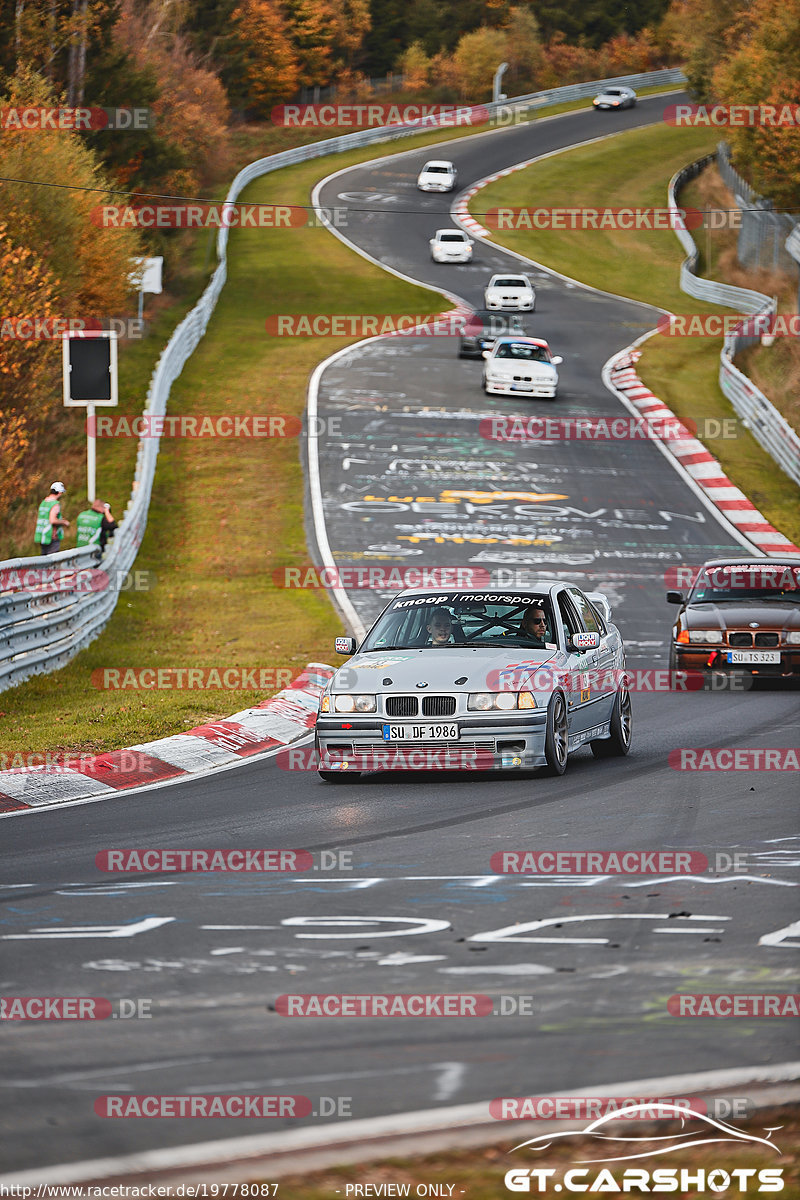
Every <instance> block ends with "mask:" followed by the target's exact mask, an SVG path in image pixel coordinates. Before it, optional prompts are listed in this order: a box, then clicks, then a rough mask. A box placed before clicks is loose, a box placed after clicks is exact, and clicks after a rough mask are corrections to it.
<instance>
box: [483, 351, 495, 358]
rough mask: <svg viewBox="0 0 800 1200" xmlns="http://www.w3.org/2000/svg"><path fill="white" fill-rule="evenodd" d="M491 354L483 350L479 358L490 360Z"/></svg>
mask: <svg viewBox="0 0 800 1200" xmlns="http://www.w3.org/2000/svg"><path fill="white" fill-rule="evenodd" d="M491 354H492V352H491V350H483V351H482V352H481V358H490V357H491Z"/></svg>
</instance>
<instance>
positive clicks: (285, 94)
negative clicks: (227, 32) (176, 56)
mask: <svg viewBox="0 0 800 1200" xmlns="http://www.w3.org/2000/svg"><path fill="white" fill-rule="evenodd" d="M229 46H230V50H231V55H230V59H229V63H228V67H227V70H226V76H225V80H226V82H227V84H228V90H229V94H230V96H231V99H232V101H233V103H234V104H235V105H236V106H237V107H240V108H244V109H247V110H249V111H252V112H253V113H254V114H255V115H257V116H260V117H266V116H268V115H269V111H270V109H271V108H272V107H273V105H275V104H279V103H280V102H281V101H282V100H288V99H289V98H290V97H291V96H293V95H294V93H295V92H296V91H297V86H298V82H299V74H300V73H299V67H298V62H297V57H296V55H295V52H294V48H293V46H292V43H291V40H290V32H289V27H288V24H287V22H286V20H285V18H284V17H283V14H282V13H281V11H280V9H279V8H278V7H277V5H275V4H274V3H272V0H242V2H241V3H240V5H239V7H238V8H237V9H236V10H235V11H234V13H233V16H232V18H231V37H230V41H229Z"/></svg>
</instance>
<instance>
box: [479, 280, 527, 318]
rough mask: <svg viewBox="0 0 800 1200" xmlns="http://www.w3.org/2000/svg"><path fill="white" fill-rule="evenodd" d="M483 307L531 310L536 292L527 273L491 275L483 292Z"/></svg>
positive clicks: (517, 310) (521, 310)
mask: <svg viewBox="0 0 800 1200" xmlns="http://www.w3.org/2000/svg"><path fill="white" fill-rule="evenodd" d="M483 300H484V307H485V308H495V309H506V310H512V311H516V312H533V310H534V307H535V305H536V293H535V292H534V290H533V286H532V284H531V281H530V279H528V276H527V275H506V274H503V275H493V276H492V278H491V279H490V280H489V282H488V284H487V285H486V290H485V291H484V293H483Z"/></svg>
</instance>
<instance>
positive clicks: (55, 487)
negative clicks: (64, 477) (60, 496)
mask: <svg viewBox="0 0 800 1200" xmlns="http://www.w3.org/2000/svg"><path fill="white" fill-rule="evenodd" d="M66 490H67V489H66V488H65V487H64V485H63V483H59V482H58V480H56V482H55V483H51V484H50V491H51V492H59V493H60V492H65V491H66Z"/></svg>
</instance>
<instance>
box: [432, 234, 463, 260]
mask: <svg viewBox="0 0 800 1200" xmlns="http://www.w3.org/2000/svg"><path fill="white" fill-rule="evenodd" d="M428 244H429V245H430V248H431V258H432V259H433V261H434V262H440V263H448V262H454V263H467V262H472V247H473V245H474V243H473V241H472V238H469V237H467V235H466V233H464V231H463V230H462V229H437V230H436V233H435V234H434V235H433V237H432V238H431V240H430V242H429V243H428Z"/></svg>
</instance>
